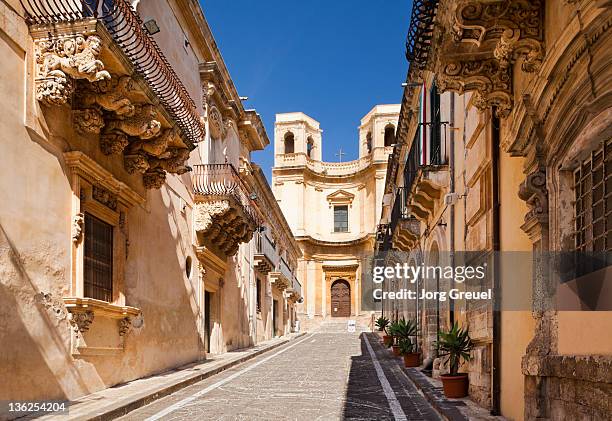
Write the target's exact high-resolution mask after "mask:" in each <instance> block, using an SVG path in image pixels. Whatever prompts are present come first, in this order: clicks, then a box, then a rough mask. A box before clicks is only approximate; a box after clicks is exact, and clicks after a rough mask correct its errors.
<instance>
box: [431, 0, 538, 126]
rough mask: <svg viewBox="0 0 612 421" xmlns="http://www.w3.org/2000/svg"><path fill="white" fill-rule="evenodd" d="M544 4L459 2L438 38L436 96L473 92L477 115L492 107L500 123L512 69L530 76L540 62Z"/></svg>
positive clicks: (530, 0) (508, 105)
mask: <svg viewBox="0 0 612 421" xmlns="http://www.w3.org/2000/svg"><path fill="white" fill-rule="evenodd" d="M543 15H544V0H493V1H491V0H468V1H462V2H459V4H458V5H457V7H456V9H455V12H454V16H453V17H451V21H450V24H449V25H450V28H448V29H450V31H449V33H448V34H447V35H445V36H444V37H443V38H446V39H445V41H444V42H443V46H442V48H441V50H440V54H439V56H440V61H439V64H438V66H437V67H438V72H437V73H438V86H439V88H440V89H441V91H446V90H450V91H454V92H458V93H460V94H463V93H465V92H470V91H472V92H475V99H474V105H475V106H476V107H477V108H478V109H479V110H481V111H482V110H486V109H488V108H489V107H492V106H494V107H496V108H497V114H498V116H499V117H501V118H505V117H508V115H509V114H510V112H511V111H512V107H513V101H512V98H513V92H512V66H511V65H512V63H514V62H515V61H516V60H517V59H518V58H519V57H522V58H523V62H522V66H521V67H522V70H523V71H525V72H529V73H531V72H535V71H537V70H538V69H539V68H540V65H541V64H542V61H543V59H544V44H543V41H544V34H543V32H544V29H543V25H544V24H543Z"/></svg>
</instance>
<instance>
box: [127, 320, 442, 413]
mask: <svg viewBox="0 0 612 421" xmlns="http://www.w3.org/2000/svg"><path fill="white" fill-rule="evenodd" d="M370 350H372V352H374V353H375V354H376V361H379V362H380V363H378V369H379V370H381V371H382V372H379V373H377V367H376V364H377V363H374V362H373V360H372V357H371V354H370ZM389 354H390V353H389V352H388V351H386V350H382V349H379V347H374V348H372V347H371V346H368V339H366V338H365V337H364V336H361V337H360V329H359V328H358V329H357V332H355V333H348V332H347V329H346V322H344V323H338V322H327V323H325V324H324V325H322V326H321V328H320V329H318V330H317V331H315V332H313V333H310V334H308V335H306V336H303V337H301V338H299V339H297V340H295V341H292V342H290V343H289V344H288V345H286V346H283V347H281V348H278V349H276V350H274V351H271V352H270V353H266V354H263V355H261V356H259V357H257V358H254V359H253V360H251V361H249V362H247V363H245V364H241V365H239V366H236V367H235V368H233V369H230V370H228V371H225V372H223V373H221V374H219V375H216V376H212V377H211V378H209V379H206V380H204V381H202V382H199V383H197V384H194V385H192V386H190V387H187V388H185V389H182V390H180V391H178V392H176V393H174V394H172V395H170V396H167V397H165V398H163V399H160V400H158V401H155V402H154V403H152V404H150V405H148V406H145V407H143V408H140V409H138V410H136V411H134V412H131V413H129V414H128V415H126V416H125V417H123V418H121V419H122V420H146V419H149V420H150V421H153V420H156V419H161V420H308V421H311V420H340V419H350V420H394V419H396V420H439V419H440V418H439V417H438V416H437V414H436V413H435V412H434V410H433V409H432V408H431V407H430V406H429V404H428V403H427V402H426V400H425V399H424V398H423V397H422V396H421V395H420V394H419V393H418V392H417V390H416V389H415V388H414V386H412V384H411V383H410V382H409V381H408V379H407V378H406V376H405V375H404V374H403V373H402V372H401V371H400V370H399V369H397V368H393V365H391V364H387V365H386V364H385V363H384V361H385V359H388V358H391V357H390V355H389ZM383 373H384V375H383ZM379 376H380V377H379ZM383 384H384V386H383ZM385 389H386V390H385Z"/></svg>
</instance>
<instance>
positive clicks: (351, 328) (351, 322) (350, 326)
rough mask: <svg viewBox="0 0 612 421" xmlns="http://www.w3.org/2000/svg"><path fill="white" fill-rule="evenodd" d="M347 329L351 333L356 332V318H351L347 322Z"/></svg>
mask: <svg viewBox="0 0 612 421" xmlns="http://www.w3.org/2000/svg"><path fill="white" fill-rule="evenodd" d="M346 329H347V330H348V331H349V332H351V333H352V332H355V320H349V321H348V322H347V325H346Z"/></svg>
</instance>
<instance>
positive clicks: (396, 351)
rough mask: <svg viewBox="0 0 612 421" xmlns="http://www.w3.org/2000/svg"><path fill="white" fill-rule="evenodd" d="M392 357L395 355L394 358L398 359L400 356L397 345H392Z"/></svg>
mask: <svg viewBox="0 0 612 421" xmlns="http://www.w3.org/2000/svg"><path fill="white" fill-rule="evenodd" d="M393 355H395V356H396V357H399V355H400V350H399V345H393Z"/></svg>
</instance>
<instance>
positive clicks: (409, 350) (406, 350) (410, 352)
mask: <svg viewBox="0 0 612 421" xmlns="http://www.w3.org/2000/svg"><path fill="white" fill-rule="evenodd" d="M415 345H416V344H415V343H413V342H412V340H411V339H410V338H403V339H400V341H399V351H400V354H401V355H402V356H403V357H404V367H418V366H419V365H421V353H420V352H414V350H415Z"/></svg>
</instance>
